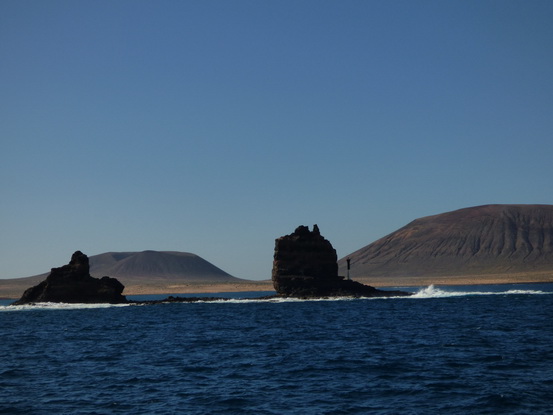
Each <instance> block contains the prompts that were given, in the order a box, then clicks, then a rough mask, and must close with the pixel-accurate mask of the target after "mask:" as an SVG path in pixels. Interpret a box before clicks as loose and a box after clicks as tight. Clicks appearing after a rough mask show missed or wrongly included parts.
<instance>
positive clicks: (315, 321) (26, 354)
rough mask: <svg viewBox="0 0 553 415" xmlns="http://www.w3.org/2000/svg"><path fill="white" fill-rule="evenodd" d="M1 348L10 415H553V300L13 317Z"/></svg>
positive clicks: (191, 306) (539, 292) (528, 288)
mask: <svg viewBox="0 0 553 415" xmlns="http://www.w3.org/2000/svg"><path fill="white" fill-rule="evenodd" d="M238 296H240V295H238ZM3 304H6V302H4V303H3ZM0 333H1V341H0V362H1V363H0V365H1V366H0V413H1V414H118V413H125V414H282V413H285V414H444V413H447V414H551V413H553V285H552V284H539V285H524V286H522V285H520V286H519V285H516V286H515V285H513V286H488V287H484V286H474V287H456V288H451V287H449V288H444V287H437V288H435V287H430V288H427V289H424V290H421V291H420V292H419V294H417V295H416V296H415V298H389V299H358V300H343V299H342V300H325V301H313V300H312V301H271V302H270V301H255V300H233V301H231V302H215V303H181V304H158V305H149V306H74V305H73V306H69V305H41V306H33V307H5V306H0Z"/></svg>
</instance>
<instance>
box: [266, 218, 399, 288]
mask: <svg viewBox="0 0 553 415" xmlns="http://www.w3.org/2000/svg"><path fill="white" fill-rule="evenodd" d="M272 280H273V286H274V288H275V290H276V292H277V293H278V294H280V295H285V296H293V297H326V296H356V297H362V296H363V297H374V296H394V295H408V293H403V292H398V291H393V292H392V291H381V290H377V289H376V288H374V287H370V286H368V285H363V284H361V283H358V282H356V281H350V280H345V279H344V277H341V276H338V264H337V256H336V250H335V249H334V248H333V247H332V244H331V243H330V242H329V241H328V240H326V239H325V238H324V237H323V236H321V233H320V231H319V227H318V226H317V225H315V226H314V227H313V231H310V230H309V228H308V227H307V226H299V227H298V228H296V230H295V231H294V233H292V234H290V235H286V236H282V237H280V238H278V239H276V241H275V253H274V260H273V271H272Z"/></svg>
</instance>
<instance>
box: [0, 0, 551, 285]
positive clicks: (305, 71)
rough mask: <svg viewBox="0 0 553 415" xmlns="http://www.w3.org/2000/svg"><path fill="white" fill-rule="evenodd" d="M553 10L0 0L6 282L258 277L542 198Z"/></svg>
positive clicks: (503, 4) (540, 6) (504, 2)
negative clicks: (325, 246) (299, 260)
mask: <svg viewBox="0 0 553 415" xmlns="http://www.w3.org/2000/svg"><path fill="white" fill-rule="evenodd" d="M551 21H553V2H551V1H522V0H521V1H510V0H501V1H500V0H497V1H482V0H478V1H470V0H468V1H441V0H440V1H412V0H409V1H368V0H367V1H352V0H349V1H348V0H346V1H324V0H317V1H302V0H295V1H285V0H279V1H261V0H257V1H242V0H235V1H229V0H224V1H215V0H203V1H167V0H165V1H163V0H162V1H140V0H119V1H103V0H99V1H72V0H71V1H57V0H49V1H25V0H3V1H2V2H0V79H1V82H0V201H1V202H0V235H1V236H0V278H15V277H23V276H30V275H35V274H38V273H41V272H46V271H48V270H49V269H50V268H51V267H55V266H61V265H63V264H65V263H67V262H68V261H69V259H70V256H71V254H72V253H73V252H74V251H75V250H82V251H83V252H84V253H86V254H87V255H89V256H91V255H95V254H100V253H103V252H108V251H142V250H146V249H153V250H176V251H186V252H192V253H195V254H198V255H200V256H202V257H203V258H205V259H206V260H208V261H210V262H212V263H213V264H215V265H216V266H218V267H220V268H222V269H224V270H225V271H227V272H229V273H231V274H232V275H235V276H237V277H241V278H247V279H266V278H270V272H271V266H272V255H273V248H274V240H275V238H277V237H279V236H281V235H285V234H288V233H291V232H292V231H293V230H294V229H295V228H296V227H297V226H298V225H302V224H303V225H309V226H312V225H313V224H315V223H317V224H318V225H319V227H320V229H321V233H322V234H323V235H324V236H325V237H326V238H327V239H329V240H330V241H331V242H332V244H333V245H334V247H335V248H336V250H337V252H338V256H339V257H343V256H345V255H347V254H349V253H351V252H353V251H355V250H357V249H359V248H361V247H363V246H365V245H367V244H369V243H371V242H373V241H375V240H377V239H378V238H380V237H382V236H385V235H386V234H388V233H390V232H393V231H394V230H396V229H397V228H399V227H401V226H403V225H405V224H407V223H408V222H410V221H411V220H413V219H416V218H418V217H422V216H428V215H433V214H437V213H442V212H446V211H450V210H455V209H459V208H463V207H468V206H475V205H481V204H488V203H530V204H532V203H543V204H553V192H552V190H553V184H552V178H553V162H552V156H553V137H552V132H553V71H552V68H553V25H551Z"/></svg>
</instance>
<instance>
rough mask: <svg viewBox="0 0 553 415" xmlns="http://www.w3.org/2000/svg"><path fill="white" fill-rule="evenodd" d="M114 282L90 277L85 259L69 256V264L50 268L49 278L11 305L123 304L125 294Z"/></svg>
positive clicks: (78, 252)
mask: <svg viewBox="0 0 553 415" xmlns="http://www.w3.org/2000/svg"><path fill="white" fill-rule="evenodd" d="M124 288H125V287H124V286H123V284H121V283H120V282H119V281H118V280H116V279H115V278H110V277H102V278H93V277H92V276H90V273H89V262H88V257H87V256H86V255H85V254H83V253H82V252H81V251H77V252H75V253H74V254H73V255H72V256H71V261H70V262H69V264H67V265H64V266H62V267H59V268H52V271H51V273H50V275H48V277H46V279H45V280H44V281H42V282H41V283H39V284H38V285H35V286H34V287H31V288H29V289H27V290H26V291H25V292H24V293H23V296H22V297H21V298H20V299H19V300H18V301H16V302H15V303H13V304H14V305H21V304H28V303H37V302H55V303H110V304H117V303H125V302H127V299H126V298H125V297H124V296H123V295H122V294H121V293H122V292H123V290H124Z"/></svg>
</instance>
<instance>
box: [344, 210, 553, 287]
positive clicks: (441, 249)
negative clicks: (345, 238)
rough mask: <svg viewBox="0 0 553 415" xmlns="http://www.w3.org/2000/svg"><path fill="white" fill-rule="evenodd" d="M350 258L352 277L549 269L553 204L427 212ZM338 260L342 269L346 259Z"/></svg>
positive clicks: (552, 261)
mask: <svg viewBox="0 0 553 415" xmlns="http://www.w3.org/2000/svg"><path fill="white" fill-rule="evenodd" d="M349 257H350V258H351V275H352V276H353V277H370V276H398V277H399V276H419V275H426V276H447V275H471V274H472V275H478V274H501V273H517V272H518V273H520V272H542V271H548V270H549V271H552V272H553V206H551V205H485V206H477V207H472V208H466V209H460V210H456V211H453V212H447V213H443V214H439V215H434V216H428V217H424V218H420V219H416V220H414V221H413V222H411V223H409V224H408V225H406V226H404V227H403V228H401V229H399V230H397V231H395V232H393V233H391V234H389V235H388V236H385V237H384V238H382V239H379V240H378V241H376V242H373V243H372V244H370V245H367V246H366V247H364V248H361V249H360V250H358V251H356V252H354V253H352V254H350V255H349ZM339 264H340V268H341V269H345V258H344V259H342V260H340V262H339Z"/></svg>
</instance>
